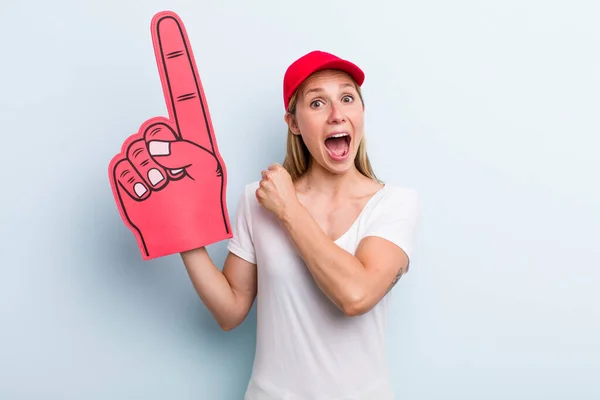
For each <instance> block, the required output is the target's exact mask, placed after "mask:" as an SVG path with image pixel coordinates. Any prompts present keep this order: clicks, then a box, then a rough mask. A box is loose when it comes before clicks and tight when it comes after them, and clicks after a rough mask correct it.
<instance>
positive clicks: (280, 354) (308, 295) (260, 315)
mask: <svg viewBox="0 0 600 400" xmlns="http://www.w3.org/2000/svg"><path fill="white" fill-rule="evenodd" d="M257 188H258V182H253V183H250V184H248V185H246V187H245V190H244V193H243V195H242V197H241V199H240V201H239V203H238V208H237V211H236V218H235V221H234V224H233V226H232V230H233V238H232V239H231V240H230V241H229V243H228V249H229V250H230V251H231V252H232V253H234V254H236V255H238V256H239V257H241V258H243V259H245V260H247V261H249V262H251V263H254V264H257V266H258V267H257V268H258V294H257V299H256V301H257V339H256V354H255V359H254V365H253V369H252V376H251V379H250V382H249V384H248V387H247V390H246V395H245V400H283V399H285V400H321V399H323V400H325V399H326V400H342V399H343V400H388V399H392V398H393V392H392V389H391V382H390V380H389V376H388V369H387V360H386V352H385V328H386V313H387V307H388V301H389V293H388V295H387V296H386V297H384V298H383V299H382V301H380V302H379V303H378V304H377V305H376V306H375V307H374V308H373V309H372V310H370V311H369V312H367V313H366V314H363V315H360V316H354V317H348V316H346V315H344V314H343V313H342V312H341V311H340V310H339V309H338V308H337V307H336V306H335V305H334V304H333V303H332V302H331V301H330V300H329V299H328V298H327V297H326V296H325V295H324V294H323V293H322V291H321V290H320V289H319V288H318V286H317V285H316V284H315V281H314V279H313V277H312V275H311V274H310V272H309V271H308V269H307V267H306V265H305V264H304V262H303V260H302V258H301V257H300V255H299V253H298V252H297V250H296V249H295V247H294V244H293V242H292V241H291V239H290V238H289V236H288V235H287V232H286V231H285V228H284V227H283V225H282V224H281V223H280V222H279V221H278V220H277V218H276V217H275V216H273V215H272V214H271V213H270V212H269V211H268V210H266V209H264V208H263V207H262V206H261V205H260V204H259V203H258V200H257V199H256V196H255V192H256V189H257ZM417 214H418V198H417V193H416V191H415V190H414V189H409V188H401V187H396V186H390V185H385V186H384V187H383V188H381V189H380V190H379V191H378V192H377V193H376V194H375V195H373V197H371V199H369V201H368V202H367V204H366V205H365V206H364V208H363V210H362V211H361V213H360V215H359V217H358V218H357V219H356V220H355V222H354V224H353V225H352V226H351V227H350V228H349V229H348V230H347V231H346V232H345V233H344V234H343V235H342V236H341V237H340V238H339V239H338V240H336V241H335V243H336V244H337V245H339V246H340V247H342V248H344V249H345V250H347V251H348V252H350V253H351V254H354V252H355V249H356V247H357V246H358V244H359V242H360V240H361V239H362V238H364V237H366V236H369V235H376V236H380V237H383V238H385V239H388V240H390V241H392V242H394V243H396V244H397V245H398V246H400V247H401V248H402V249H403V250H404V251H405V252H406V253H407V255H408V256H409V258H410V257H411V255H412V251H413V243H414V236H415V225H416V221H417ZM390 293H391V292H390Z"/></svg>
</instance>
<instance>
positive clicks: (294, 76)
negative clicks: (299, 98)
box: [283, 50, 365, 110]
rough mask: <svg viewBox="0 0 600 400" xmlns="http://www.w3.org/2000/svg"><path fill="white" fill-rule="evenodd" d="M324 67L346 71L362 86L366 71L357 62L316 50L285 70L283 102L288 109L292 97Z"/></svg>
mask: <svg viewBox="0 0 600 400" xmlns="http://www.w3.org/2000/svg"><path fill="white" fill-rule="evenodd" d="M324 69H337V70H341V71H344V72H346V73H347V74H348V75H350V76H351V77H352V78H353V79H354V80H355V81H356V83H357V84H358V86H361V85H362V84H363V82H364V80H365V73H364V72H363V71H362V70H361V69H360V68H359V67H358V66H356V65H355V64H353V63H352V62H350V61H348V60H344V59H341V58H339V57H338V56H335V55H333V54H331V53H327V52H325V51H320V50H315V51H311V52H310V53H308V54H305V55H303V56H302V57H300V58H299V59H297V60H296V61H294V62H293V63H292V64H291V65H290V66H289V67H288V69H287V70H286V71H285V76H284V78H283V104H284V106H285V109H286V110H287V109H288V105H289V102H290V98H291V97H292V95H293V94H294V92H295V91H296V89H298V86H300V85H301V84H302V82H304V80H305V79H306V78H308V77H309V76H310V75H311V74H313V73H315V72H317V71H321V70H324Z"/></svg>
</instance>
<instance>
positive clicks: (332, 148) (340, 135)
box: [325, 132, 351, 160]
mask: <svg viewBox="0 0 600 400" xmlns="http://www.w3.org/2000/svg"><path fill="white" fill-rule="evenodd" d="M350 140H351V139H350V135H349V134H348V133H346V132H337V133H334V134H331V135H329V137H327V139H325V147H326V148H327V150H328V152H329V155H330V156H331V158H333V159H334V160H343V159H345V158H346V157H347V156H348V153H349V152H350Z"/></svg>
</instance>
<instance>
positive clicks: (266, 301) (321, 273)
mask: <svg viewBox="0 0 600 400" xmlns="http://www.w3.org/2000/svg"><path fill="white" fill-rule="evenodd" d="M363 81H364V73H363V71H362V70H361V69H360V68H359V67H358V66H356V65H355V64H353V63H351V62H349V61H347V60H343V59H341V58H339V57H337V56H335V55H333V54H330V53H326V52H322V51H314V52H310V53H308V54H306V55H304V56H302V57H300V58H299V59H298V60H296V61H295V62H294V63H292V64H291V65H290V66H289V68H288V69H287V71H286V73H285V77H284V82H283V95H284V96H283V102H284V107H285V111H286V112H285V121H286V123H287V125H288V128H289V129H288V138H287V140H288V142H287V154H286V157H285V160H284V162H283V165H279V164H273V165H271V166H269V167H268V169H266V170H264V171H262V179H261V180H260V181H257V182H253V183H251V184H248V185H247V186H246V188H245V191H244V192H243V195H242V197H241V199H240V201H239V203H238V208H237V213H236V218H235V220H234V223H233V238H232V239H231V240H230V241H229V243H228V249H229V254H228V256H227V259H226V261H225V265H224V267H223V269H222V272H221V271H220V270H219V269H218V268H216V267H215V266H214V264H213V263H212V261H211V259H210V258H209V256H208V254H207V252H206V250H205V249H204V248H201V249H196V250H193V251H189V252H185V253H182V258H183V261H184V264H185V266H186V268H187V271H188V273H189V275H190V278H191V280H192V282H193V285H194V287H195V289H196V291H197V292H198V295H199V296H200V298H201V299H202V301H203V302H204V303H205V304H206V306H207V308H208V309H209V310H210V312H211V313H212V315H213V316H214V318H215V319H216V321H217V322H218V323H219V325H220V326H221V327H222V328H223V329H224V330H230V329H233V328H235V327H237V326H238V325H239V324H241V323H242V321H243V320H244V319H245V318H246V315H247V314H248V312H249V310H250V308H251V306H252V304H253V302H254V301H255V299H256V300H257V343H256V346H257V348H256V355H255V361H254V366H253V370H252V377H251V380H250V382H249V384H248V387H247V391H246V396H245V399H246V400H266V399H329V400H333V399H356V400H359V399H360V400H363V399H364V400H374V399H377V400H386V399H392V398H393V392H392V388H391V384H390V380H389V376H388V369H387V363H386V352H385V327H386V313H387V308H388V301H389V296H388V295H389V293H390V290H391V289H392V287H393V286H394V285H395V284H396V282H397V281H398V280H399V279H400V277H401V276H402V275H403V274H404V273H406V271H407V270H408V266H409V260H410V257H411V255H412V251H413V243H414V236H415V226H416V221H417V214H418V199H417V195H416V192H415V191H414V190H413V189H410V188H404V187H399V186H390V185H388V184H383V183H382V182H380V181H379V180H378V179H377V178H376V176H375V174H374V173H373V170H372V168H371V164H370V162H369V157H368V155H367V151H366V146H365V137H364V131H363V122H364V119H363V118H364V117H363V116H364V109H365V107H364V103H363V98H362V94H361V85H362V83H363Z"/></svg>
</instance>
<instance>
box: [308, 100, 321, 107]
mask: <svg viewBox="0 0 600 400" xmlns="http://www.w3.org/2000/svg"><path fill="white" fill-rule="evenodd" d="M310 105H311V107H318V106H320V105H321V100H315V101H313V102H312V103H310Z"/></svg>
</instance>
